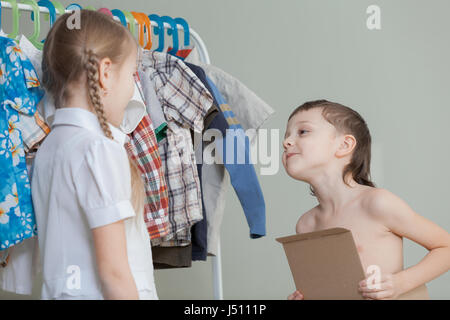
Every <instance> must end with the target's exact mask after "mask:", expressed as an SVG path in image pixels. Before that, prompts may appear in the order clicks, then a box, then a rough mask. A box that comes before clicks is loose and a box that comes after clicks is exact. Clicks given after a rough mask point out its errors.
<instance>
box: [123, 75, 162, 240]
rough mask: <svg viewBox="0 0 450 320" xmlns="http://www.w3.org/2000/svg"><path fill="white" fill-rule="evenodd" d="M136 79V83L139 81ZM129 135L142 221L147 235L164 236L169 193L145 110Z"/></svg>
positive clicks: (128, 143)
mask: <svg viewBox="0 0 450 320" xmlns="http://www.w3.org/2000/svg"><path fill="white" fill-rule="evenodd" d="M136 83H137V85H138V87H139V86H140V83H139V81H136ZM142 98H143V96H142ZM128 136H129V138H130V139H129V141H127V143H126V144H125V148H126V150H127V153H128V155H129V157H130V158H132V159H133V160H135V161H136V163H137V166H138V168H139V170H140V171H141V173H142V178H143V180H144V186H145V193H146V202H145V206H144V221H145V224H146V226H147V230H148V232H149V235H150V239H157V238H160V237H164V236H166V235H167V233H168V232H169V216H168V207H169V196H168V192H167V183H166V179H165V177H164V169H163V167H162V163H161V157H160V155H159V151H158V143H157V141H156V137H155V132H154V130H153V124H152V120H151V119H150V117H149V115H148V114H145V116H144V117H143V118H142V120H141V122H140V123H139V125H138V126H137V127H136V129H135V130H134V131H133V132H132V133H131V134H129V135H128Z"/></svg>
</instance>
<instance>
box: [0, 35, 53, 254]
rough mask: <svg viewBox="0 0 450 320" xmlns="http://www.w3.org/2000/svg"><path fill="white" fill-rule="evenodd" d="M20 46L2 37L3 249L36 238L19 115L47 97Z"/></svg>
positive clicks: (0, 162)
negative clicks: (19, 128)
mask: <svg viewBox="0 0 450 320" xmlns="http://www.w3.org/2000/svg"><path fill="white" fill-rule="evenodd" d="M39 86H40V83H39V80H38V77H37V74H36V72H35V70H34V68H33V65H32V64H31V62H30V61H29V60H28V58H27V57H26V56H25V54H24V53H23V52H22V51H21V49H20V47H19V46H18V45H17V44H16V43H15V42H14V41H13V40H12V39H9V38H5V37H0V250H4V249H6V248H9V247H11V246H13V245H15V244H18V243H20V242H22V241H23V240H25V239H27V238H30V237H33V236H34V235H36V232H37V229H36V221H35V217H34V212H33V204H32V200H31V187H30V182H29V180H28V172H27V167H26V161H25V152H24V148H23V142H22V134H21V132H20V130H18V129H17V123H18V121H19V112H20V113H22V114H26V115H31V116H32V115H34V113H35V112H36V106H37V104H38V103H39V101H40V100H41V98H42V97H43V95H44V91H43V90H42V89H41V88H40V87H39Z"/></svg>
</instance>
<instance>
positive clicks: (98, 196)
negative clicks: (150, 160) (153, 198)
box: [74, 140, 135, 229]
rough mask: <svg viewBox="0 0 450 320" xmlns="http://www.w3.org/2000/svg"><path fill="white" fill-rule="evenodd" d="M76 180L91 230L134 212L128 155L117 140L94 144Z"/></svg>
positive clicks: (89, 149) (76, 186) (79, 197)
mask: <svg viewBox="0 0 450 320" xmlns="http://www.w3.org/2000/svg"><path fill="white" fill-rule="evenodd" d="M74 180H75V188H76V193H77V197H78V200H79V204H80V206H81V208H82V210H83V211H84V213H85V215H86V218H87V221H88V224H89V227H90V228H91V229H93V228H97V227H101V226H104V225H108V224H111V223H114V222H117V221H119V220H123V219H126V218H129V217H132V216H134V215H135V212H134V209H133V207H132V205H131V202H130V198H131V178H130V166H129V162H128V158H127V155H126V152H125V149H123V148H122V147H121V146H120V145H119V144H117V143H116V142H114V141H106V140H102V141H95V142H94V143H92V145H91V146H89V148H88V150H87V152H86V154H85V155H84V159H83V161H82V164H81V166H80V168H79V169H78V171H77V172H76V173H75V176H74Z"/></svg>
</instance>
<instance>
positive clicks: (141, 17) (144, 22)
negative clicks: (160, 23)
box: [131, 11, 152, 50]
mask: <svg viewBox="0 0 450 320" xmlns="http://www.w3.org/2000/svg"><path fill="white" fill-rule="evenodd" d="M131 14H132V15H133V17H134V18H135V19H136V21H137V22H138V24H139V45H140V46H141V47H143V48H144V49H147V50H150V49H151V48H152V35H151V26H152V25H151V21H150V19H149V17H148V16H147V15H146V14H145V13H142V12H134V11H131ZM144 26H145V27H146V29H147V45H146V46H145V47H144V41H145V40H144V38H145V32H144Z"/></svg>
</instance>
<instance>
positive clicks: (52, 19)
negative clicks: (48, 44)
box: [31, 0, 56, 43]
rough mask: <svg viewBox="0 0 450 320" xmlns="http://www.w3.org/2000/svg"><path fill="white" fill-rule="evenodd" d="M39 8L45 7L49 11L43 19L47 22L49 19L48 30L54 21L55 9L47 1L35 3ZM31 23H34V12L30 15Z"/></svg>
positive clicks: (42, 0)
mask: <svg viewBox="0 0 450 320" xmlns="http://www.w3.org/2000/svg"><path fill="white" fill-rule="evenodd" d="M37 4H38V5H39V6H42V7H46V8H47V9H48V11H49V14H46V15H45V17H44V19H45V20H46V21H48V20H49V19H50V28H51V27H52V26H53V24H54V23H55V21H56V9H55V6H54V5H53V3H51V2H50V1H49V0H40V1H38V3H37ZM49 17H50V18H49ZM31 21H34V12H32V13H31ZM44 42H45V39H42V40H41V43H44Z"/></svg>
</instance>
